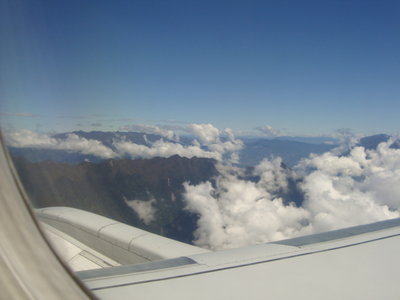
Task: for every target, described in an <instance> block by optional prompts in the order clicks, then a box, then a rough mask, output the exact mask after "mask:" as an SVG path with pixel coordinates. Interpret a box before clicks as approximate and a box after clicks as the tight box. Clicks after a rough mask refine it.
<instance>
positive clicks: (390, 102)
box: [0, 0, 400, 298]
mask: <svg viewBox="0 0 400 300" xmlns="http://www.w3.org/2000/svg"><path fill="white" fill-rule="evenodd" d="M0 5H1V6H0V20H1V21H0V23H1V31H0V34H1V41H2V42H1V44H2V46H1V54H0V64H1V65H0V75H1V77H0V86H1V91H0V97H1V103H0V121H1V131H2V135H3V137H4V140H5V143H6V145H7V150H8V152H9V154H10V157H11V159H12V162H13V164H14V166H15V169H16V171H17V172H18V175H19V178H20V181H21V183H22V184H23V187H24V189H25V191H26V193H27V195H28V197H29V199H30V201H31V204H32V207H33V208H34V210H35V212H36V215H37V217H38V220H39V222H40V224H42V229H43V230H44V231H45V233H46V234H47V236H48V239H49V241H50V242H51V244H52V245H53V246H54V248H55V250H56V251H58V252H59V253H60V255H61V257H62V258H63V259H64V260H65V261H67V263H68V264H69V267H70V268H71V269H73V270H74V271H76V272H77V274H78V276H80V278H82V279H83V280H84V281H85V279H90V278H93V277H96V276H99V275H98V274H100V273H96V272H98V270H99V269H104V270H106V269H109V270H117V271H104V272H105V273H101V274H103V275H101V276H106V275H104V274H116V273H113V272H117V273H118V274H122V273H123V274H126V273H129V272H133V271H135V272H139V271H137V270H139V269H140V268H142V269H140V270H141V271H142V270H146V271H149V270H155V269H159V268H161V269H163V268H169V267H171V266H173V267H176V268H177V267H178V266H186V265H190V264H192V262H193V260H192V258H190V257H192V256H193V255H202V254H206V253H212V252H214V251H223V250H228V249H238V248H241V247H247V246H252V245H264V244H266V243H270V242H276V241H281V240H287V239H293V238H298V237H302V236H307V235H312V234H319V233H323V232H328V231H332V230H338V229H342V228H348V227H351V226H357V225H362V224H370V223H374V222H378V221H384V220H389V219H396V218H399V217H400V200H399V199H400V189H399V186H400V185H399V183H400V173H399V171H398V169H399V166H400V140H399V137H398V132H399V127H398V122H397V119H398V116H397V112H398V110H399V109H400V107H399V105H400V101H399V95H400V88H399V84H398V83H399V80H400V65H399V62H400V56H399V53H400V38H399V37H400V5H399V3H397V2H396V1H385V2H384V3H378V2H370V1H361V0H360V1H358V0H357V1H350V2H349V1H324V2H319V1H305V2H303V1H302V2H297V1H289V2H288V1H284V2H274V1H225V0H223V1H124V0H118V1H82V0H79V1H77V0H72V1H48V0H41V1H36V2H31V1H23V0H16V1H15V0H14V1H7V0H5V1H2V3H1V4H0ZM141 237H142V239H141ZM144 237H146V239H147V238H148V240H145V239H144ZM136 242H137V243H138V244H135V243H136ZM160 248H161V250H160ZM232 251H233V250H232ZM188 257H189V258H188ZM184 258H185V259H184ZM164 260H166V261H167V262H168V263H164V264H162V263H160V261H164ZM138 264H140V265H143V264H144V265H146V266H143V267H138ZM127 266H130V269H124V268H125V267H127ZM107 272H110V273H107ZM121 272H122V273H121ZM143 280H145V279H143ZM146 280H147V279H146ZM89 282H90V280H89ZM89 286H90V284H89ZM90 287H91V288H93V289H94V290H96V288H98V287H97V286H95V287H93V286H90ZM98 289H100V288H98ZM100 290H101V289H100ZM101 291H102V290H101ZM99 295H101V292H99ZM105 298H106V297H105Z"/></svg>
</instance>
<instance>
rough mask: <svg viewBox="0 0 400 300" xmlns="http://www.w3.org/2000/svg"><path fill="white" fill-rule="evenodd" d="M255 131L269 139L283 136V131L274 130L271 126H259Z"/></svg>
mask: <svg viewBox="0 0 400 300" xmlns="http://www.w3.org/2000/svg"><path fill="white" fill-rule="evenodd" d="M254 129H255V130H257V131H259V132H261V133H262V134H263V135H265V136H269V137H272V136H279V135H281V131H280V130H279V129H276V128H273V127H272V126H270V125H264V126H258V127H256V128H254Z"/></svg>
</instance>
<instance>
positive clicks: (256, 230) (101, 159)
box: [9, 124, 400, 250]
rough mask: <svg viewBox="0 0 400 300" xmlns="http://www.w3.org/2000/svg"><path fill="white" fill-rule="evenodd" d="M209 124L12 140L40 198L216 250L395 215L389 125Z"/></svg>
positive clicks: (25, 177) (395, 153) (399, 195)
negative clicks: (242, 128) (311, 131)
mask: <svg viewBox="0 0 400 300" xmlns="http://www.w3.org/2000/svg"><path fill="white" fill-rule="evenodd" d="M214 129H215V128H214V127H212V126H208V125H207V124H206V125H204V124H203V125H200V126H197V127H193V132H195V133H197V136H196V135H194V136H193V137H191V136H187V137H186V138H180V137H177V136H176V135H174V134H171V133H170V132H168V133H167V135H168V136H167V135H166V134H164V135H157V134H150V133H137V132H115V133H113V132H99V131H98V132H82V131H78V132H73V133H64V134H58V135H55V136H47V135H39V134H33V133H31V132H22V133H19V134H16V135H14V136H11V138H10V139H9V141H11V142H10V152H11V153H12V155H13V158H14V161H15V165H16V168H17V170H18V172H19V174H20V177H21V180H22V182H23V184H24V186H25V189H26V190H27V193H28V195H29V196H30V198H31V199H32V201H33V203H34V205H35V206H36V207H45V206H58V205H65V206H72V207H77V208H81V209H85V210H89V211H92V212H95V213H98V214H101V215H105V216H108V217H111V218H114V219H117V220H120V221H122V222H125V223H128V224H131V225H133V226H137V227H140V228H144V229H146V230H150V231H153V232H156V233H159V234H162V235H165V236H168V237H171V238H174V239H178V240H181V241H184V242H193V243H195V244H196V245H199V246H201V247H205V248H209V249H214V250H216V249H224V248H232V247H237V246H243V245H248V244H254V243H260V242H266V241H271V240H276V239H282V238H288V237H292V236H298V235H302V234H308V233H313V232H320V231H325V230H330V229H335V228H340V227H344V226H351V225H356V224H361V223H367V222H372V221H377V220H382V219H387V218H392V217H397V216H399V215H400V214H399V209H400V201H399V199H400V189H399V188H398V186H399V184H398V183H399V182H400V175H399V174H398V171H397V170H398V169H399V167H400V150H398V149H399V148H400V147H399V145H400V144H399V142H398V140H396V139H393V138H392V137H390V136H388V135H376V136H370V137H365V138H363V139H361V140H359V141H358V142H357V141H354V140H352V141H351V142H350V141H347V143H345V144H343V145H341V146H340V147H336V146H337V145H331V144H325V143H322V144H321V143H315V141H314V143H305V142H300V141H297V140H293V138H292V140H290V139H286V140H282V139H266V138H264V139H261V138H253V139H249V138H246V139H238V138H236V137H234V136H233V135H232V134H231V132H230V131H227V132H226V133H225V135H224V136H223V135H222V134H221V132H219V131H218V130H214ZM141 154H143V155H142V156H143V157H142V158H141ZM160 156H161V157H160Z"/></svg>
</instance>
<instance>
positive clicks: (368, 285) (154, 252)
mask: <svg viewBox="0 0 400 300" xmlns="http://www.w3.org/2000/svg"><path fill="white" fill-rule="evenodd" d="M38 216H39V219H40V220H41V221H43V222H44V223H46V224H48V225H47V226H49V225H50V226H51V227H53V228H56V230H59V231H60V232H64V234H68V236H69V237H70V238H71V237H72V238H73V239H74V240H75V241H72V243H75V244H76V243H82V244H83V243H86V244H88V245H89V246H90V247H91V249H90V250H88V249H86V250H84V252H86V258H92V260H93V261H95V260H96V259H93V258H94V257H96V255H97V259H99V254H96V253H100V255H103V256H102V257H103V258H102V261H107V260H110V261H113V262H115V263H114V265H113V266H112V264H108V265H107V264H104V265H103V266H99V267H97V268H93V266H92V267H90V268H87V269H86V270H83V269H81V271H78V272H77V275H78V277H79V278H80V279H81V280H82V281H83V282H84V283H85V284H86V286H87V287H88V288H89V289H90V290H91V291H93V292H94V293H95V294H96V295H97V296H98V297H99V298H100V299H159V298H168V299H188V298H190V299H246V298H248V299H397V298H398V295H400V286H399V285H398V284H397V279H398V278H400V259H399V253H400V219H393V220H388V221H383V222H378V223H373V224H368V225H362V226H357V227H352V228H347V229H342V230H336V231H331V232H327V233H322V234H315V235H310V236H304V237H299V238H294V239H288V240H283V241H277V242H272V243H266V244H261V245H255V246H249V247H244V248H239V249H232V250H225V251H218V252H210V251H207V250H204V249H201V248H197V247H195V246H191V245H187V244H183V243H180V242H177V241H173V240H170V239H167V238H164V237H160V236H157V235H155V234H152V233H148V232H146V231H143V230H140V229H137V228H134V227H131V226H128V225H125V224H122V223H119V222H116V221H113V220H111V219H108V218H105V217H101V216H98V215H95V214H92V213H88V212H85V211H81V210H77V209H73V208H66V207H52V208H46V209H41V210H39V211H38ZM47 230H49V229H47ZM90 255H92V256H90ZM76 257H79V256H75V259H76ZM75 265H76V262H75Z"/></svg>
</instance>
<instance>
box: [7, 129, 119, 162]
mask: <svg viewBox="0 0 400 300" xmlns="http://www.w3.org/2000/svg"><path fill="white" fill-rule="evenodd" d="M5 136H6V141H7V144H8V145H10V146H12V147H16V148H38V149H56V150H65V151H74V152H79V153H82V154H88V155H95V156H98V157H102V158H113V157H116V153H114V152H113V151H112V150H111V149H110V148H108V147H106V146H104V145H103V144H102V143H101V142H99V141H96V140H88V139H85V138H82V137H79V136H78V135H76V134H72V133H71V134H68V135H67V138H66V139H56V138H54V137H51V136H50V135H47V134H40V133H36V132H33V131H30V130H21V131H12V132H6V133H5Z"/></svg>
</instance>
